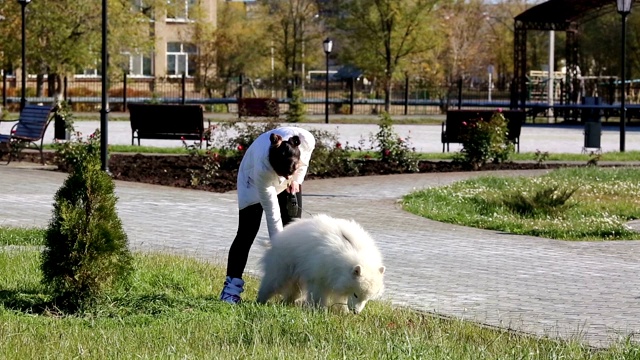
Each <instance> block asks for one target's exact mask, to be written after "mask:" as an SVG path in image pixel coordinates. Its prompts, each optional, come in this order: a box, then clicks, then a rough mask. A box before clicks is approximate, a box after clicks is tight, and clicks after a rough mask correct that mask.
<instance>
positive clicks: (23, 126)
mask: <svg viewBox="0 0 640 360" xmlns="http://www.w3.org/2000/svg"><path fill="white" fill-rule="evenodd" d="M53 108H54V107H53V106H41V105H31V104H27V105H25V107H24V108H23V109H22V111H21V112H20V117H19V118H18V121H17V122H16V123H15V124H14V125H13V126H12V127H11V131H10V132H9V134H0V146H2V148H6V149H8V151H9V159H8V160H7V164H9V163H10V162H11V160H13V159H14V158H16V159H19V158H20V153H21V152H22V150H23V149H25V148H35V149H36V150H38V151H39V152H40V162H42V164H43V165H44V153H43V151H42V146H43V143H44V133H45V131H47V127H48V126H49V123H50V122H51V120H52V118H53V116H51V115H52V113H51V111H52V110H53Z"/></svg>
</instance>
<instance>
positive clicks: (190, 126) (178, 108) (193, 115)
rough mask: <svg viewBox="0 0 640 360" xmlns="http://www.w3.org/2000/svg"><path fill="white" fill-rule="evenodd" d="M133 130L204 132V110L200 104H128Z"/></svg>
mask: <svg viewBox="0 0 640 360" xmlns="http://www.w3.org/2000/svg"><path fill="white" fill-rule="evenodd" d="M128 109H129V115H130V116H129V117H130V120H131V130H133V131H138V132H139V133H140V132H142V133H144V132H151V133H160V134H162V133H167V134H172V133H176V134H179V133H191V134H201V133H202V132H204V110H203V109H202V106H200V105H167V104H136V103H130V104H128Z"/></svg>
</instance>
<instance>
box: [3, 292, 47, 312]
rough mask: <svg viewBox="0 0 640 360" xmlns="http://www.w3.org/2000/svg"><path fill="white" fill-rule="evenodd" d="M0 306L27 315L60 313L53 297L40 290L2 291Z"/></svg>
mask: <svg viewBox="0 0 640 360" xmlns="http://www.w3.org/2000/svg"><path fill="white" fill-rule="evenodd" d="M0 305H2V306H3V307H4V308H6V309H10V310H15V311H19V312H23V313H26V314H37V315H43V314H51V313H58V311H57V310H55V309H56V307H55V305H54V303H53V301H52V299H51V297H50V296H48V295H45V294H43V293H42V291H41V290H40V289H12V290H0Z"/></svg>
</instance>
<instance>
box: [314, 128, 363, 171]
mask: <svg viewBox="0 0 640 360" xmlns="http://www.w3.org/2000/svg"><path fill="white" fill-rule="evenodd" d="M309 132H311V134H313V137H314V138H315V139H316V147H315V149H314V150H313V155H312V156H311V164H309V170H308V173H309V174H311V175H316V176H319V177H324V176H335V175H340V176H355V175H357V174H358V172H359V170H360V167H359V165H358V164H357V163H356V162H355V161H354V160H353V159H352V158H351V156H350V155H349V151H350V148H349V144H345V145H343V144H341V143H340V142H339V141H338V136H337V135H336V134H332V133H330V132H328V131H326V130H319V129H311V130H309Z"/></svg>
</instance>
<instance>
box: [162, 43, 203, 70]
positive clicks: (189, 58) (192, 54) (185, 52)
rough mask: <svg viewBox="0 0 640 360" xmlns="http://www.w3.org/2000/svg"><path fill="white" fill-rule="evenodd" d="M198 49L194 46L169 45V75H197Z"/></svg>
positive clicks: (185, 44) (183, 44) (182, 44)
mask: <svg viewBox="0 0 640 360" xmlns="http://www.w3.org/2000/svg"><path fill="white" fill-rule="evenodd" d="M196 54H197V48H196V46H195V45H193V44H188V43H180V42H169V43H167V75H182V74H187V75H188V76H193V75H195V72H196V64H195V60H196Z"/></svg>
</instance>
